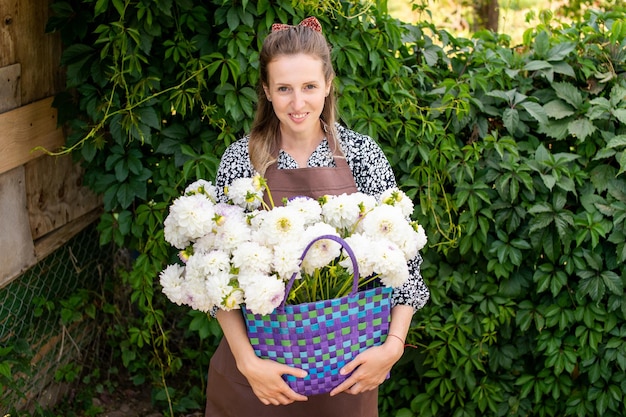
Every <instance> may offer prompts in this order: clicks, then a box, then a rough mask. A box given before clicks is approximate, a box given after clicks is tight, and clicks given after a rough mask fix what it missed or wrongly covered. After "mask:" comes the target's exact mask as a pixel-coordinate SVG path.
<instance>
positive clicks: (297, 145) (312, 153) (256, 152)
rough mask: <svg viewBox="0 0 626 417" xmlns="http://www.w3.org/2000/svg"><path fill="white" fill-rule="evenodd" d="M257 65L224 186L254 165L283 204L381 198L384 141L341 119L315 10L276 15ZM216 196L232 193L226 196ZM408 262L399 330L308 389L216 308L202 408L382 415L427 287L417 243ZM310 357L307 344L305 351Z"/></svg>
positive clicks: (394, 310) (238, 321) (397, 295)
mask: <svg viewBox="0 0 626 417" xmlns="http://www.w3.org/2000/svg"><path fill="white" fill-rule="evenodd" d="M259 69H260V85H259V87H258V90H257V92H258V106H257V113H256V115H255V120H254V123H253V126H252V129H251V132H250V135H249V136H246V137H244V138H242V139H240V140H239V141H236V142H235V143H233V144H232V145H230V146H229V147H228V149H226V151H225V153H224V155H223V156H222V159H221V163H220V167H219V169H218V173H217V177H216V185H217V188H218V194H219V193H220V191H219V190H220V189H223V188H224V187H227V188H228V187H229V186H230V185H231V184H233V183H235V182H236V181H238V180H239V179H241V178H246V177H253V176H254V175H257V174H260V175H262V176H264V177H265V179H266V181H267V188H268V189H270V190H271V194H272V196H273V201H274V203H276V204H277V205H278V206H281V205H282V204H283V203H284V202H285V201H286V200H289V199H291V198H293V197H297V196H305V197H309V198H312V199H318V198H320V197H322V196H338V195H341V194H356V192H357V191H360V192H361V193H363V194H365V195H367V196H368V197H369V198H371V199H376V198H380V197H381V195H382V194H383V193H384V192H385V191H386V190H388V189H390V188H394V187H396V181H395V178H394V175H393V172H392V170H391V166H390V165H389V162H388V161H387V159H386V157H385V155H384V153H383V152H382V150H381V148H380V147H379V146H378V144H377V143H376V142H375V141H374V140H373V139H372V138H371V137H369V136H365V135H362V134H359V133H357V132H354V131H352V130H349V129H347V128H345V127H343V126H341V125H340V124H339V123H337V122H336V115H335V113H336V103H335V101H336V98H335V96H334V92H333V79H334V77H335V72H334V70H333V66H332V64H331V60H330V47H329V45H328V43H327V41H326V39H325V37H324V36H323V35H322V33H321V26H320V24H319V22H318V21H317V19H315V18H308V19H305V20H304V21H303V23H302V24H300V25H298V26H288V25H274V27H273V31H272V32H271V33H270V34H269V35H268V36H267V38H266V39H265V41H264V43H263V47H262V50H261V54H260V65H259ZM219 198H220V199H221V200H222V202H227V197H226V196H224V195H220V196H219ZM278 208H281V207H278ZM307 231H308V230H305V234H306V232H307ZM379 237H380V236H379V235H378V234H377V235H376V239H378V238H379ZM372 240H374V238H372ZM318 256H320V255H319V254H318ZM403 262H404V264H405V265H404V266H405V267H406V268H405V269H407V271H408V273H407V275H408V276H407V277H406V278H407V279H406V281H405V282H404V284H402V285H401V286H398V287H397V288H394V291H393V293H392V295H391V303H390V305H391V313H390V314H387V317H389V316H390V317H391V320H390V322H389V329H388V334H389V335H394V336H395V337H388V338H386V339H382V341H381V342H380V343H377V344H376V345H373V346H371V347H368V348H367V349H365V350H363V351H362V352H361V353H359V354H358V355H356V356H355V357H354V358H353V359H351V360H350V361H348V362H343V363H341V364H340V365H338V366H337V367H336V368H337V369H338V372H339V373H340V374H341V375H342V377H343V379H341V380H340V382H337V384H334V385H332V386H331V387H330V388H329V390H330V389H332V391H330V392H328V391H329V390H324V391H322V393H320V394H316V395H309V396H308V397H307V396H304V395H303V394H302V393H301V392H296V391H295V390H294V389H292V388H291V386H290V385H288V384H287V382H286V381H285V379H303V378H305V377H307V376H309V375H308V374H307V372H306V371H304V370H303V369H300V368H298V367H295V366H289V365H286V364H285V361H282V362H281V361H280V360H279V359H283V358H276V356H274V357H273V358H274V359H262V358H260V357H257V356H256V354H255V351H254V350H253V347H252V345H251V341H250V339H248V335H247V333H246V327H245V324H244V321H243V316H242V314H241V312H240V311H239V310H229V311H226V310H222V309H220V310H217V312H216V313H215V316H216V317H217V319H218V321H219V323H220V325H221V327H222V329H223V331H224V338H223V340H222V341H221V343H220V346H219V347H218V349H217V351H216V352H215V354H214V355H213V357H212V359H211V366H210V368H209V376H208V380H207V405H206V411H205V412H206V416H211V417H216V416H219V417H221V416H244V415H245V416H247V415H254V416H272V417H280V416H293V415H323V416H326V417H333V416H342V417H343V416H357V415H358V416H359V417H376V416H378V387H379V385H380V384H381V383H382V382H383V381H385V379H386V378H387V376H388V375H389V373H390V370H391V368H392V366H393V365H394V364H395V363H396V362H397V361H398V360H399V359H400V357H401V356H402V354H403V352H404V343H403V341H404V340H405V338H406V335H407V332H408V328H409V326H410V323H411V318H412V316H413V313H414V311H415V310H416V309H419V308H421V307H423V306H424V304H425V303H426V301H427V300H428V297H429V292H428V289H427V288H426V286H425V285H424V282H423V280H422V277H421V275H420V264H421V256H420V255H419V253H417V251H416V253H415V254H413V255H412V258H411V260H410V261H408V262H407V261H406V260H405V259H403ZM304 266H305V265H303V267H304ZM355 276H357V274H356V273H355ZM388 301H389V299H388ZM309 327H314V326H312V325H304V328H305V329H306V331H309ZM329 332H330V330H327V331H326V336H328V334H329ZM314 358H315V355H314V354H313V352H311V353H310V354H309V357H308V358H307V360H308V359H314ZM313 362H314V363H316V364H317V363H318V362H315V360H314V361H313ZM318 367H320V368H321V367H324V365H319V366H318ZM341 381H343V382H341ZM315 392H317V391H315Z"/></svg>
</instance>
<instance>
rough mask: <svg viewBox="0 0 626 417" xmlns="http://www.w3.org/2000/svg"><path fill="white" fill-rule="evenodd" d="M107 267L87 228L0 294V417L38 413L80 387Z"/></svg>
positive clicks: (88, 362)
mask: <svg viewBox="0 0 626 417" xmlns="http://www.w3.org/2000/svg"><path fill="white" fill-rule="evenodd" d="M16 256H19V254H16ZM112 264H113V261H112V254H111V252H110V251H109V250H106V249H103V248H101V247H100V246H99V244H98V235H97V231H96V228H95V226H94V225H92V226H90V227H87V228H86V229H85V230H83V231H82V232H81V233H79V234H78V235H76V236H75V237H73V238H72V239H71V240H70V241H68V242H67V243H66V244H65V245H63V246H62V247H61V248H60V249H58V250H56V251H55V252H54V253H52V254H51V255H49V256H48V257H46V258H45V259H44V260H43V261H41V262H40V263H38V264H37V265H35V266H34V267H32V268H31V269H30V270H28V271H27V272H26V273H24V274H23V275H22V276H21V277H19V278H17V279H15V280H14V281H13V282H11V283H10V284H9V285H7V286H6V287H4V288H2V289H0V417H1V416H5V414H7V413H9V412H10V411H11V410H18V411H19V410H23V411H29V412H32V411H33V410H34V409H36V408H37V407H38V406H41V407H43V408H45V407H47V406H48V405H50V404H52V403H55V402H56V401H57V399H58V398H59V397H60V396H61V395H63V394H66V393H67V392H68V389H69V387H70V386H71V384H72V383H77V382H80V381H77V378H78V376H79V375H80V370H81V369H83V370H84V368H85V367H89V366H91V363H92V361H93V358H90V355H89V353H90V352H92V351H93V350H94V344H95V343H96V341H97V339H98V336H99V331H98V328H99V327H98V326H97V322H96V318H97V309H96V308H94V306H95V305H97V300H98V298H99V297H101V293H102V284H103V282H104V277H105V275H106V274H110V273H111V269H112ZM95 300H96V301H95ZM94 301H95V302H94ZM89 306H91V307H89Z"/></svg>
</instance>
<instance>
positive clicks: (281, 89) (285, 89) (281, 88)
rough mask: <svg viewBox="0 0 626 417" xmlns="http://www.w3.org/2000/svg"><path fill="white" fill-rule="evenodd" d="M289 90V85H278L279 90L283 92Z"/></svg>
mask: <svg viewBox="0 0 626 417" xmlns="http://www.w3.org/2000/svg"><path fill="white" fill-rule="evenodd" d="M287 90H288V89H287V87H278V91H280V92H281V93H282V92H285V91H287Z"/></svg>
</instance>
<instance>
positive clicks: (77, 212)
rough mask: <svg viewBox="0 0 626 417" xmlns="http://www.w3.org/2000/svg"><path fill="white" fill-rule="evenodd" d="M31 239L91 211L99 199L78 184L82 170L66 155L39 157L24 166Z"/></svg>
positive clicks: (98, 203)
mask: <svg viewBox="0 0 626 417" xmlns="http://www.w3.org/2000/svg"><path fill="white" fill-rule="evenodd" d="M24 169H25V177H26V204H27V207H28V216H29V219H30V228H31V234H32V237H33V240H37V239H39V238H40V237H42V236H45V235H47V234H48V233H50V232H52V231H54V230H56V229H58V228H59V227H61V226H63V225H64V224H66V223H71V222H72V221H74V220H75V219H77V218H79V217H81V216H83V215H84V214H87V213H89V212H91V211H92V210H93V209H95V208H97V207H99V206H100V205H101V203H100V198H99V197H97V196H96V195H95V194H94V193H92V192H91V191H90V190H89V189H88V188H87V187H85V186H83V185H82V178H83V170H82V169H81V167H80V165H78V164H74V163H73V161H72V157H71V156H70V155H64V156H59V157H53V156H48V155H45V156H42V157H41V158H37V159H34V160H32V161H30V162H28V163H27V164H26V165H24Z"/></svg>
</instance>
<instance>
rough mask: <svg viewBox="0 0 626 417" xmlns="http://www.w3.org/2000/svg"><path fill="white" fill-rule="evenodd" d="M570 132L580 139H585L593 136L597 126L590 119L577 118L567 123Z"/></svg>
mask: <svg viewBox="0 0 626 417" xmlns="http://www.w3.org/2000/svg"><path fill="white" fill-rule="evenodd" d="M567 128H568V131H569V133H570V134H571V135H572V136H574V137H576V138H577V139H578V140H579V141H584V140H585V139H587V138H588V137H589V136H591V135H592V134H593V133H594V132H595V131H596V130H597V128H596V127H595V126H594V124H593V123H591V122H590V121H589V120H588V119H577V120H574V121H572V122H570V123H569V124H568V125H567Z"/></svg>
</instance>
